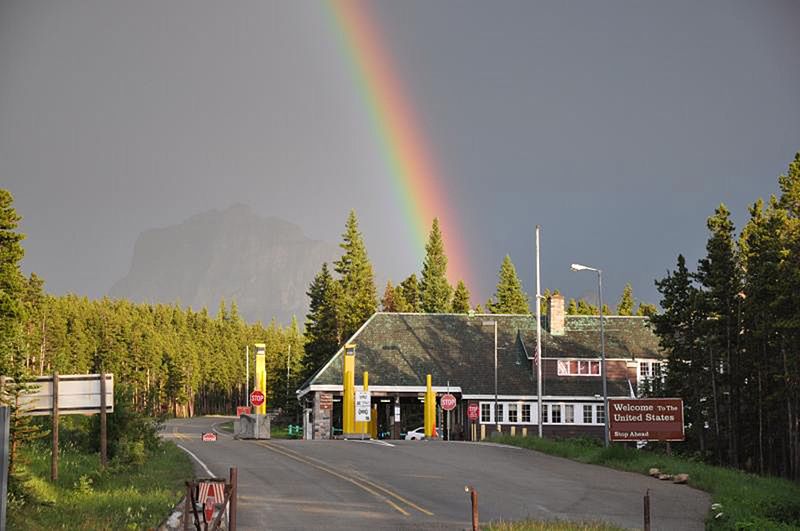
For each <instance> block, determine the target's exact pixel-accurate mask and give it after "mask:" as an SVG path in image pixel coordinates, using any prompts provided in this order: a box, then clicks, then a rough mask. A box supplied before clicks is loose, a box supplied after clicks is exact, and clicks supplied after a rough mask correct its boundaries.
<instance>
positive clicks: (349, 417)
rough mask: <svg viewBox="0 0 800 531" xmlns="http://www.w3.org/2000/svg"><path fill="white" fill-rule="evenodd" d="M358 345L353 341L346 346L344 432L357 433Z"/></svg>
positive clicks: (343, 371)
mask: <svg viewBox="0 0 800 531" xmlns="http://www.w3.org/2000/svg"><path fill="white" fill-rule="evenodd" d="M355 370H356V346H355V345H354V344H352V343H350V344H348V345H345V346H344V362H343V364H342V378H343V380H344V381H343V382H342V384H343V391H342V433H343V434H344V435H352V434H353V433H355V431H356V430H355V419H356V402H355V400H356V394H355Z"/></svg>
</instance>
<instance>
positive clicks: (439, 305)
mask: <svg viewBox="0 0 800 531" xmlns="http://www.w3.org/2000/svg"><path fill="white" fill-rule="evenodd" d="M425 253H426V254H425V261H424V262H423V264H422V280H421V281H420V284H419V292H420V303H421V307H422V311H423V312H426V313H446V312H448V311H449V310H450V305H451V303H450V296H451V293H452V288H451V287H450V284H449V283H448V282H447V256H445V254H444V241H443V240H442V233H441V231H440V230H439V219H438V218H433V226H432V227H431V233H430V235H429V236H428V243H427V244H426V245H425Z"/></svg>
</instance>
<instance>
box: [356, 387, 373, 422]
mask: <svg viewBox="0 0 800 531" xmlns="http://www.w3.org/2000/svg"><path fill="white" fill-rule="evenodd" d="M371 411H372V401H371V399H370V396H369V391H356V422H369V420H370V413H371Z"/></svg>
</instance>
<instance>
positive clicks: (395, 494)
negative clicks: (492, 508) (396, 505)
mask: <svg viewBox="0 0 800 531" xmlns="http://www.w3.org/2000/svg"><path fill="white" fill-rule="evenodd" d="M281 450H283V451H285V452H291V453H292V454H294V455H295V456H297V458H299V459H303V460H306V461H315V462H316V463H319V465H314V466H319V467H320V468H328V467H327V466H326V465H325V463H324V462H323V461H320V460H319V459H315V458H313V457H310V456H304V455H302V454H300V453H298V452H296V451H295V450H290V449H289V448H281ZM311 464H313V463H311ZM357 477H358V480H359V481H362V482H364V483H367V484H368V485H370V486H372V487H373V488H376V489H378V490H380V491H382V492H384V493H386V494H388V495H389V496H392V497H393V498H395V499H396V500H398V501H400V502H402V503H405V504H406V505H408V506H409V507H411V508H413V509H416V510H417V511H419V512H421V513H422V514H427V515H428V516H433V515H434V514H433V513H432V512H430V511H428V510H427V509H423V508H422V507H420V506H419V505H417V504H416V503H414V502H412V501H409V500H407V499H405V498H404V497H402V496H400V495H399V494H397V493H396V492H394V491H392V490H389V489H387V488H386V487H383V486H381V485H378V484H377V483H375V482H373V481H370V480H368V479H367V478H365V477H364V476H363V475H361V474H358V476H357Z"/></svg>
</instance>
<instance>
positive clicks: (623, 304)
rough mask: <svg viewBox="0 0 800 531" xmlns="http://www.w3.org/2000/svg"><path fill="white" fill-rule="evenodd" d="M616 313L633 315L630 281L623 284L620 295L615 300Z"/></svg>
mask: <svg viewBox="0 0 800 531" xmlns="http://www.w3.org/2000/svg"><path fill="white" fill-rule="evenodd" d="M617 315H633V287H632V286H631V284H630V282H629V283H627V284H625V288H624V289H623V290H622V296H621V297H620V298H619V302H617Z"/></svg>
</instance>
